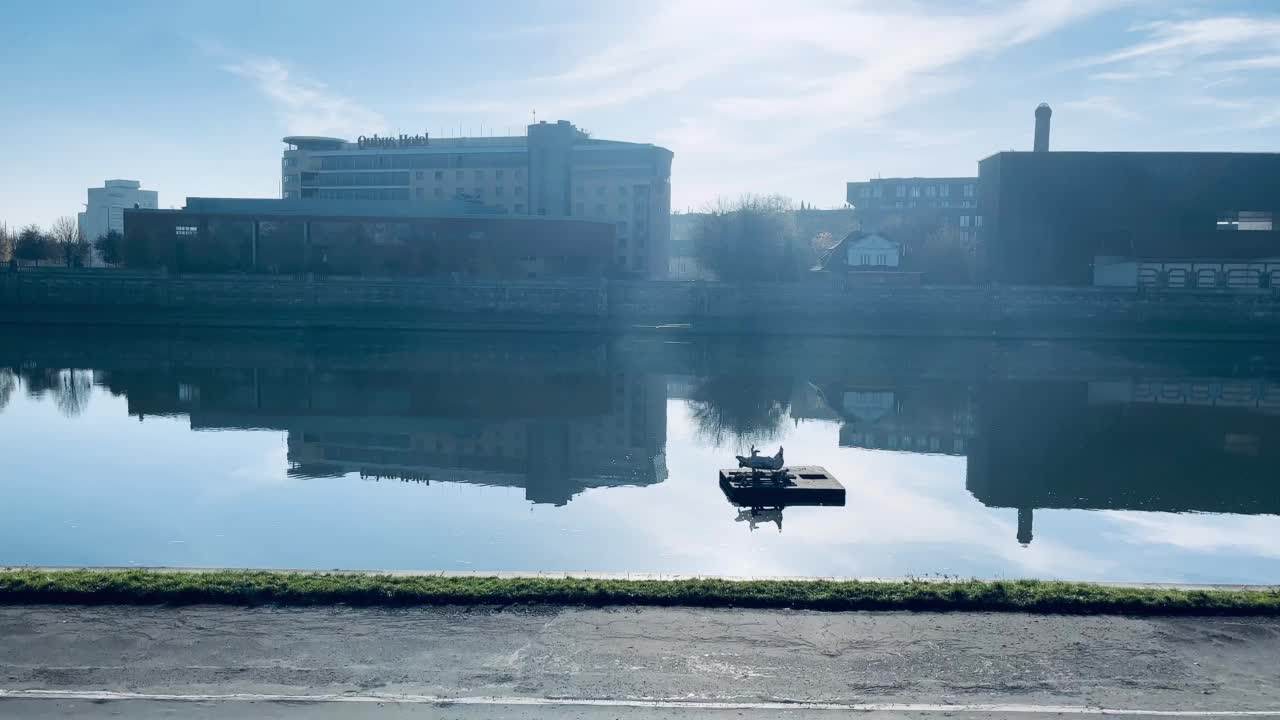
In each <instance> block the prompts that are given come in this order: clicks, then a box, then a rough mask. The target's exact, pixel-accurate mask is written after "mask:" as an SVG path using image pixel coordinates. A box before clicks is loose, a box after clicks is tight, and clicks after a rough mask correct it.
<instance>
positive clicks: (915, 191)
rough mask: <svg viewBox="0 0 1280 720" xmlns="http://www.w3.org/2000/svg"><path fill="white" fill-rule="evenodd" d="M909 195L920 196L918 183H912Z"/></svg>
mask: <svg viewBox="0 0 1280 720" xmlns="http://www.w3.org/2000/svg"><path fill="white" fill-rule="evenodd" d="M911 197H920V186H919V185H912V186H911Z"/></svg>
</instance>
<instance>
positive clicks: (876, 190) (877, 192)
mask: <svg viewBox="0 0 1280 720" xmlns="http://www.w3.org/2000/svg"><path fill="white" fill-rule="evenodd" d="M871 197H884V188H882V187H880V186H879V185H877V186H875V187H873V188H871Z"/></svg>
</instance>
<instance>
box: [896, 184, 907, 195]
mask: <svg viewBox="0 0 1280 720" xmlns="http://www.w3.org/2000/svg"><path fill="white" fill-rule="evenodd" d="M897 194H898V197H906V196H907V186H906V185H899V186H898V193H897Z"/></svg>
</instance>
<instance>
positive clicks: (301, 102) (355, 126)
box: [223, 57, 388, 136]
mask: <svg viewBox="0 0 1280 720" xmlns="http://www.w3.org/2000/svg"><path fill="white" fill-rule="evenodd" d="M223 69H225V70H226V71H227V72H230V73H233V74H235V75H239V76H240V77H243V78H245V79H247V80H250V81H251V82H252V83H253V84H254V85H255V86H256V87H257V89H258V91H259V92H261V93H262V94H263V95H264V96H266V98H267V99H268V100H269V101H270V102H271V104H272V105H273V106H274V107H275V110H276V112H277V114H278V115H279V116H280V119H281V122H282V123H283V124H284V126H285V129H286V131H287V132H289V133H296V134H302V135H337V136H348V135H355V134H359V133H365V132H369V131H370V130H376V129H379V128H386V127H388V124H387V122H386V120H385V119H384V118H383V117H382V115H380V114H379V113H377V112H374V111H373V110H369V109H368V108H365V107H363V106H361V105H360V104H359V103H357V102H356V101H354V100H352V99H350V98H348V97H345V96H343V95H341V94H339V93H336V92H334V91H333V90H330V89H329V88H328V87H327V86H325V85H324V84H323V83H319V82H316V81H314V80H310V79H307V78H304V77H299V76H298V75H297V74H296V73H294V72H292V71H291V70H290V69H289V68H288V67H287V66H286V65H285V64H284V63H283V62H282V61H280V60H278V59H276V58H273V57H251V58H244V59H241V60H240V61H238V62H235V63H232V64H228V65H224V66H223Z"/></svg>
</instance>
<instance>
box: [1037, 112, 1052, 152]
mask: <svg viewBox="0 0 1280 720" xmlns="http://www.w3.org/2000/svg"><path fill="white" fill-rule="evenodd" d="M1052 116H1053V109H1052V108H1050V107H1049V103H1040V105H1039V106H1038V107H1036V142H1035V145H1034V150H1035V151H1036V152H1049V118H1050V117H1052Z"/></svg>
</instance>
